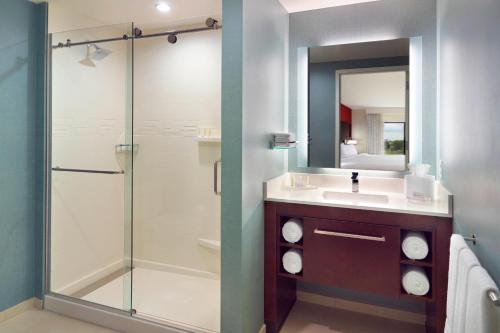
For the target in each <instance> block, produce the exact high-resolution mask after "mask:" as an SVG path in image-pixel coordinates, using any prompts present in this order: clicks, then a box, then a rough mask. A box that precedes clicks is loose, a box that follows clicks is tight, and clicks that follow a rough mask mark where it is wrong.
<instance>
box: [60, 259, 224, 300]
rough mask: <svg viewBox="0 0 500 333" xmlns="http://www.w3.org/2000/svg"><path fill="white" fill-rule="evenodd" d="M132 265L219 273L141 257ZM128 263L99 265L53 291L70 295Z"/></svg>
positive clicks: (196, 273)
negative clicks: (92, 270) (99, 266)
mask: <svg viewBox="0 0 500 333" xmlns="http://www.w3.org/2000/svg"><path fill="white" fill-rule="evenodd" d="M133 263H134V267H137V268H147V269H153V270H158V271H164V272H174V273H178V274H186V275H194V276H199V277H203V278H207V279H219V278H220V277H219V275H218V274H216V273H212V272H207V271H202V270H197V269H193V268H188V267H182V266H176V265H169V264H164V263H160V262H156V261H149V260H143V259H134V260H133ZM129 265H130V259H128V258H125V259H120V260H117V261H115V262H113V263H111V264H109V265H107V266H104V267H101V268H99V269H98V270H95V271H94V272H92V273H89V274H87V275H85V276H83V277H81V278H80V279H78V280H75V281H73V282H70V283H68V284H66V285H65V286H63V287H61V288H58V289H56V290H54V292H56V293H58V294H62V295H72V294H74V293H75V292H77V291H79V290H82V289H83V288H85V287H87V286H89V285H91V284H93V283H95V282H97V281H99V280H101V279H103V278H105V277H106V276H109V275H110V274H112V273H114V272H116V271H118V270H120V269H122V268H124V267H126V266H129Z"/></svg>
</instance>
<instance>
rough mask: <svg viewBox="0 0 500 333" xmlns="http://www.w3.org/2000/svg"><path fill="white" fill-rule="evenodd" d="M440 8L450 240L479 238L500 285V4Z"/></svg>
mask: <svg viewBox="0 0 500 333" xmlns="http://www.w3.org/2000/svg"><path fill="white" fill-rule="evenodd" d="M437 3H438V32H439V34H438V36H439V44H438V45H439V69H440V70H439V80H440V84H439V99H440V113H441V119H440V129H441V135H440V140H441V142H440V148H441V149H440V150H441V158H442V160H443V181H444V184H445V185H446V186H447V187H448V188H449V189H450V190H451V191H452V193H453V195H454V199H453V202H454V204H453V206H454V207H453V208H454V212H453V215H454V217H453V222H454V230H455V232H457V233H460V234H462V235H465V236H469V235H471V234H476V235H477V238H478V240H479V241H478V243H477V245H476V246H472V249H473V250H474V251H475V252H476V253H477V255H478V256H479V259H480V260H481V263H482V264H483V265H484V266H485V268H486V269H487V270H488V271H489V272H490V274H491V275H492V276H493V279H494V280H495V281H496V282H497V284H499V283H500V261H499V260H498V253H500V242H499V239H500V224H499V220H498V217H499V216H500V206H499V205H498V198H499V197H500V176H499V170H500V144H499V142H500V112H499V105H500V76H499V75H498V68H499V67H500V38H498V36H499V35H498V32H499V31H500V1H498V0H477V1H467V0H438V1H437ZM493 331H494V332H498V329H497V330H492V332H493Z"/></svg>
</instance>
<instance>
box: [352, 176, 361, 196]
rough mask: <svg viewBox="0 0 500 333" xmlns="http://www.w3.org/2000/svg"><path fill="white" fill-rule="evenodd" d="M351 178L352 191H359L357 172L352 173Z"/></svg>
mask: <svg viewBox="0 0 500 333" xmlns="http://www.w3.org/2000/svg"><path fill="white" fill-rule="evenodd" d="M351 180H352V191H353V192H355V193H357V192H359V179H358V173H357V172H353V173H352V177H351Z"/></svg>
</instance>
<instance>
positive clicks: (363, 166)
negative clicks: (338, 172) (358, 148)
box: [340, 153, 406, 171]
mask: <svg viewBox="0 0 500 333" xmlns="http://www.w3.org/2000/svg"><path fill="white" fill-rule="evenodd" d="M405 161H406V159H405V155H371V154H364V153H363V154H358V155H354V156H349V157H342V159H341V161H340V167H341V168H342V169H360V170H385V171H404V170H405V169H406V165H405V164H406V162H405Z"/></svg>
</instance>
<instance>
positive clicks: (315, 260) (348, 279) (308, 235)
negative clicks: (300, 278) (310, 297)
mask: <svg viewBox="0 0 500 333" xmlns="http://www.w3.org/2000/svg"><path fill="white" fill-rule="evenodd" d="M399 237H400V232H399V227H392V226H385V225H375V224H369V223H357V222H345V221H336V220H324V219H305V220H304V254H303V256H304V258H303V259H304V260H303V261H304V264H303V266H304V270H303V274H304V280H305V281H308V282H314V283H321V284H328V285H333V286H335V287H339V288H346V289H354V290H359V291H363V292H370V293H377V294H383V295H389V296H398V295H399V291H400V276H399V275H400V272H399V257H400V249H399Z"/></svg>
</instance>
